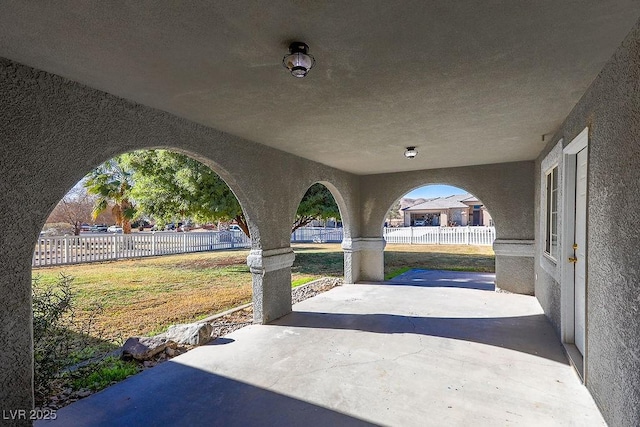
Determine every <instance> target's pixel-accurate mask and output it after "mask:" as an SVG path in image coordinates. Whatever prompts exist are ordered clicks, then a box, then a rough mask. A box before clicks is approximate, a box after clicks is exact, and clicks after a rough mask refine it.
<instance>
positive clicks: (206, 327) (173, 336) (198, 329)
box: [157, 323, 213, 345]
mask: <svg viewBox="0 0 640 427" xmlns="http://www.w3.org/2000/svg"><path fill="white" fill-rule="evenodd" d="M212 332H213V326H211V324H209V323H186V324H180V325H173V326H170V327H169V329H167V331H166V332H165V333H163V334H160V335H158V336H157V337H161V338H164V339H167V340H171V341H175V342H177V343H178V344H187V345H203V344H206V343H208V342H209V341H211V338H212V337H211V333H212Z"/></svg>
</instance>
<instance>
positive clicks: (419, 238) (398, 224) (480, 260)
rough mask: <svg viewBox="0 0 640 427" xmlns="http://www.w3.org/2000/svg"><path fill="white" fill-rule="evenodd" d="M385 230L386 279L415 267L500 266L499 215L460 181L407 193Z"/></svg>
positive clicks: (391, 211) (476, 268) (472, 268)
mask: <svg viewBox="0 0 640 427" xmlns="http://www.w3.org/2000/svg"><path fill="white" fill-rule="evenodd" d="M383 236H384V239H385V241H386V246H385V257H384V259H385V279H386V280H392V279H395V278H396V277H400V276H401V275H403V274H406V273H407V272H409V271H411V270H414V269H418V270H453V271H471V272H473V271H475V272H485V273H494V272H495V254H494V253H493V248H492V244H493V241H494V240H495V238H496V232H495V227H494V223H493V218H492V217H491V214H490V212H489V210H488V209H487V207H486V206H485V205H484V203H483V202H482V201H481V200H480V199H479V198H478V197H476V196H475V195H473V194H470V193H469V192H467V191H466V190H464V189H462V188H459V187H453V186H449V185H426V186H421V187H417V188H414V189H413V190H411V191H409V192H408V193H406V194H404V195H403V196H401V197H400V198H398V199H397V200H396V201H395V202H394V203H393V204H392V206H391V207H390V208H389V211H388V212H387V214H386V216H385V220H384V224H383Z"/></svg>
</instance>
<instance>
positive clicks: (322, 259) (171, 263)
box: [33, 244, 494, 344]
mask: <svg viewBox="0 0 640 427" xmlns="http://www.w3.org/2000/svg"><path fill="white" fill-rule="evenodd" d="M293 248H294V250H295V252H296V259H295V262H294V264H293V267H292V286H298V285H301V284H304V283H307V282H309V281H311V280H314V279H316V278H319V277H323V276H333V277H341V276H342V275H343V268H344V267H343V254H342V249H341V248H340V245H339V244H297V245H293ZM247 255H248V251H246V250H236V251H220V252H201V253H194V254H185V255H170V256H164V257H153V258H138V259H130V260H120V261H111V262H104V263H90V264H78V265H67V266H59V267H44V268H34V269H33V276H34V277H35V276H38V277H39V283H40V285H42V286H44V285H47V284H50V283H53V282H54V281H55V280H56V277H57V276H58V275H59V274H60V273H64V274H66V275H70V276H72V277H73V278H74V280H73V290H74V292H75V293H76V299H75V306H76V309H77V312H78V315H79V316H80V318H86V319H92V321H93V322H94V327H95V329H96V330H99V331H101V338H102V339H103V340H104V341H106V342H110V343H114V344H118V343H120V342H121V341H122V340H123V339H126V338H127V337H129V336H134V335H145V334H150V333H152V332H159V331H162V330H164V329H165V328H166V327H167V326H169V325H171V324H174V323H180V322H192V321H195V320H197V319H201V318H203V317H206V316H209V315H211V314H215V313H218V312H221V311H224V310H227V309H229V308H232V307H236V306H238V305H241V304H244V303H247V302H250V301H251V292H252V291H251V273H250V272H249V269H248V267H247V265H246V258H247ZM411 268H428V269H445V270H465V271H483V272H492V271H494V256H493V251H492V250H491V248H490V247H479V246H427V245H389V246H387V248H386V250H385V276H386V277H391V276H392V275H395V274H398V273H399V272H404V271H406V270H408V269H411ZM96 304H98V305H99V306H101V310H99V311H97V310H96V308H95V307H96Z"/></svg>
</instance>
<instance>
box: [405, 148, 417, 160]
mask: <svg viewBox="0 0 640 427" xmlns="http://www.w3.org/2000/svg"><path fill="white" fill-rule="evenodd" d="M417 155H418V151H417V150H416V147H407V149H406V150H405V152H404V156H405V157H406V158H407V159H413V158H414V157H415V156H417Z"/></svg>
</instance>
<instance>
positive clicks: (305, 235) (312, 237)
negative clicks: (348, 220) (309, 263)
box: [291, 227, 342, 243]
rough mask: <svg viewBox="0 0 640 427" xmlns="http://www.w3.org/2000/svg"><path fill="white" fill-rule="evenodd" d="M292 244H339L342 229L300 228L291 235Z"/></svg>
mask: <svg viewBox="0 0 640 427" xmlns="http://www.w3.org/2000/svg"><path fill="white" fill-rule="evenodd" d="M291 242H292V243H305V242H314V243H340V242H342V228H325V227H300V228H298V229H296V231H294V232H293V233H292V234H291Z"/></svg>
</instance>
